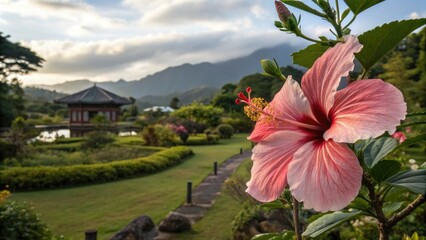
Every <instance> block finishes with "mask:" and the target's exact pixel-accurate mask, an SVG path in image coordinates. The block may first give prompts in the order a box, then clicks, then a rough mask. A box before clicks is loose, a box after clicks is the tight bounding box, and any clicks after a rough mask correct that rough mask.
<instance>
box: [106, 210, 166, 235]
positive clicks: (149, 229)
mask: <svg viewBox="0 0 426 240" xmlns="http://www.w3.org/2000/svg"><path fill="white" fill-rule="evenodd" d="M157 234H158V232H157V230H156V229H155V224H154V222H153V221H152V219H151V218H150V217H148V216H144V215H143V216H140V217H138V218H136V219H135V220H133V221H132V222H131V223H130V224H129V225H127V226H126V227H125V228H123V229H122V230H121V231H120V232H118V233H117V234H115V235H114V236H113V237H112V238H111V239H110V240H152V239H154V237H155V236H156V235H157Z"/></svg>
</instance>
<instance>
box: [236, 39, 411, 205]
mask: <svg viewBox="0 0 426 240" xmlns="http://www.w3.org/2000/svg"><path fill="white" fill-rule="evenodd" d="M361 48H362V45H361V44H360V43H359V42H358V39H357V38H356V37H355V36H347V37H346V38H345V43H338V44H336V46H334V47H333V48H330V49H328V50H327V51H326V52H325V53H324V54H323V55H322V56H321V57H320V58H319V59H318V60H317V61H316V62H315V63H314V65H313V66H312V68H311V69H309V70H308V71H307V72H306V74H305V75H304V76H303V78H302V81H301V82H302V83H301V86H300V85H299V84H298V83H297V82H296V81H294V80H293V79H292V78H291V76H289V77H288V78H287V81H286V82H285V84H284V86H283V87H282V89H281V90H280V91H279V92H278V93H277V94H276V95H275V97H274V99H273V100H272V102H271V103H270V104H269V105H268V106H267V107H265V108H264V109H263V110H262V109H261V108H257V107H256V104H254V103H253V102H252V101H251V99H250V98H247V97H245V96H244V97H241V94H240V95H239V98H240V99H239V100H238V101H239V102H245V103H247V104H248V105H249V106H251V107H252V108H253V109H256V108H257V111H259V112H261V115H260V117H259V120H258V121H257V123H256V126H255V129H254V131H253V132H252V134H251V135H250V136H249V140H252V141H255V142H258V144H257V145H256V147H255V148H254V149H253V155H252V160H253V168H252V170H251V179H250V181H249V182H248V183H247V187H248V188H247V190H246V191H247V192H248V193H249V194H250V195H252V196H253V197H254V198H256V199H257V200H259V201H261V202H269V201H273V200H275V199H277V198H278V197H279V196H280V194H281V193H282V191H283V190H284V188H285V187H286V186H287V185H289V186H290V191H291V194H292V195H293V196H294V197H295V198H296V199H297V200H298V201H301V202H303V203H304V207H305V208H313V209H315V210H317V211H321V212H326V211H330V210H333V211H335V210H340V209H342V208H344V207H345V206H347V205H348V204H349V203H350V202H351V201H352V200H353V199H354V198H355V197H356V196H357V194H358V192H359V189H360V187H361V179H362V174H363V170H362V168H361V166H360V164H359V162H358V159H357V157H356V155H355V154H354V152H353V151H352V150H351V149H350V148H349V146H348V145H347V143H354V142H355V141H357V140H360V139H367V138H370V137H372V138H375V137H378V136H380V135H382V134H383V133H384V132H386V131H388V132H389V133H390V134H392V133H394V132H395V130H396V126H397V125H399V124H400V120H403V119H404V118H405V115H406V108H407V107H406V103H405V102H404V98H403V96H402V93H401V92H400V91H399V90H398V89H397V88H395V87H394V86H392V85H391V84H389V83H386V82H384V81H382V80H380V79H368V80H359V81H355V82H353V83H351V84H349V85H348V86H347V87H346V88H344V89H342V90H339V91H337V87H338V85H339V83H340V80H341V77H345V76H348V74H349V71H352V70H353V68H354V64H353V60H354V53H357V52H359V51H360V50H361ZM238 101H237V102H238Z"/></svg>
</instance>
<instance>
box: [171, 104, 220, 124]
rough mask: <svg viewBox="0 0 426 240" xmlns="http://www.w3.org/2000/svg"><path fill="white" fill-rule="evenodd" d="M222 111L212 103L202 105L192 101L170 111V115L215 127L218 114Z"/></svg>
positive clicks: (218, 121)
mask: <svg viewBox="0 0 426 240" xmlns="http://www.w3.org/2000/svg"><path fill="white" fill-rule="evenodd" d="M222 113H223V109H222V108H218V107H214V106H212V105H204V104H202V103H199V102H194V103H192V104H191V105H187V106H184V107H181V108H179V109H178V110H176V111H174V112H172V113H171V114H170V115H171V116H173V117H178V118H182V119H186V120H190V121H194V122H197V123H201V124H206V125H207V126H210V127H215V126H217V125H219V123H220V116H221V115H222Z"/></svg>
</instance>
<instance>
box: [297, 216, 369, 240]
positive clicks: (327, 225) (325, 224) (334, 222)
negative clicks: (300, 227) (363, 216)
mask: <svg viewBox="0 0 426 240" xmlns="http://www.w3.org/2000/svg"><path fill="white" fill-rule="evenodd" d="M360 213H361V211H354V212H341V211H337V212H334V213H330V214H326V215H324V216H322V217H320V218H318V219H317V220H316V221H314V222H313V223H311V224H309V225H308V227H307V228H306V230H305V231H304V232H303V234H302V235H303V236H309V237H317V236H319V235H321V234H323V233H325V232H327V231H328V230H330V229H332V228H334V227H337V226H339V225H340V224H342V223H344V222H346V221H348V220H350V219H352V218H354V217H356V216H358V215H359V214H360Z"/></svg>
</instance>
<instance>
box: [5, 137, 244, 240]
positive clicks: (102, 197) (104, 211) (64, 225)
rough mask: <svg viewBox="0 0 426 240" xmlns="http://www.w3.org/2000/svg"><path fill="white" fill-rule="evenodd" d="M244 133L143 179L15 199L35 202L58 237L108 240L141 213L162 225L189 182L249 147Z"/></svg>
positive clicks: (198, 149) (25, 194)
mask: <svg viewBox="0 0 426 240" xmlns="http://www.w3.org/2000/svg"><path fill="white" fill-rule="evenodd" d="M246 136H247V135H246V134H236V135H234V136H233V138H231V139H228V140H221V141H220V142H219V143H218V144H215V145H211V146H193V147H191V148H192V149H193V151H194V153H195V156H193V157H191V158H189V159H187V160H186V161H184V162H183V163H181V164H179V165H177V166H175V167H173V168H171V169H168V170H165V171H162V172H159V173H156V174H152V175H148V176H145V177H140V178H133V179H127V180H122V181H117V182H111V183H105V184H97V185H90V186H84V187H75V188H68V189H58V190H48V191H36V192H22V193H12V200H17V201H26V202H31V203H33V205H34V209H35V211H36V212H38V213H40V214H41V217H42V219H43V220H44V221H45V222H46V223H47V224H48V225H49V227H50V228H51V230H52V231H53V233H54V234H55V235H65V236H66V237H70V238H72V239H82V238H83V236H84V231H86V230H89V229H96V230H98V237H99V239H107V238H109V237H111V236H112V235H113V234H114V233H116V232H117V231H119V230H120V229H121V228H123V227H124V226H126V225H127V224H128V223H129V222H130V221H132V220H133V219H134V218H136V217H138V216H140V215H148V216H150V217H151V218H152V219H153V221H154V222H156V223H158V222H159V221H161V220H162V219H163V218H164V217H165V216H166V215H167V214H168V213H169V212H170V211H172V210H174V209H175V208H177V207H178V206H179V205H180V204H181V203H183V202H184V199H185V194H186V192H185V191H186V182H187V181H188V180H191V181H192V182H193V184H194V185H198V184H199V183H200V182H201V181H202V180H203V179H204V178H205V177H206V176H207V175H208V174H209V173H210V172H211V171H212V166H213V163H214V162H215V161H218V162H223V161H224V160H226V159H227V158H229V157H230V156H232V155H235V154H237V153H239V149H240V148H241V147H242V148H249V147H250V142H249V141H247V140H246V139H245V138H246Z"/></svg>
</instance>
